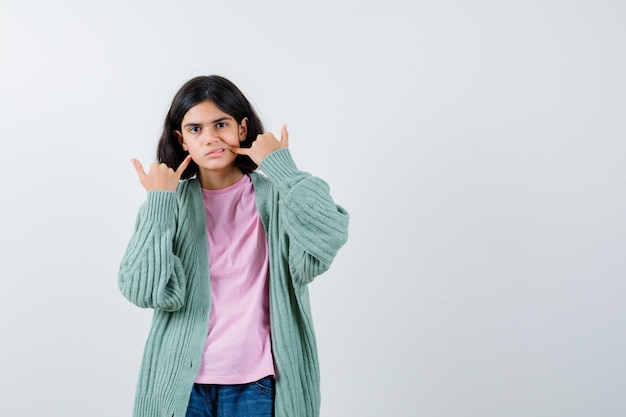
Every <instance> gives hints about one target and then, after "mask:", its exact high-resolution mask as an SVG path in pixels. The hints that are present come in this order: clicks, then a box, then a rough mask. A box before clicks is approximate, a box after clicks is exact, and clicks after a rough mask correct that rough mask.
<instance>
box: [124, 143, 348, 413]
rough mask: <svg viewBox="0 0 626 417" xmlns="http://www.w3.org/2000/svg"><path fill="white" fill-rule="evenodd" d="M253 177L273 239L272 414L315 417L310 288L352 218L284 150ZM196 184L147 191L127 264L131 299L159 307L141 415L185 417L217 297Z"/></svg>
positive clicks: (146, 359) (140, 394) (140, 387)
mask: <svg viewBox="0 0 626 417" xmlns="http://www.w3.org/2000/svg"><path fill="white" fill-rule="evenodd" d="M259 171H260V172H253V173H251V174H250V177H251V179H252V182H253V185H254V189H255V200H256V205H257V208H258V210H259V214H260V217H261V220H262V222H263V226H264V227H265V232H266V234H267V239H268V249H269V269H270V271H269V277H270V285H269V288H270V318H271V335H272V353H273V355H274V363H275V369H276V396H275V406H274V408H275V416H276V417H288V416H289V417H317V416H319V406H320V377H319V365H318V357H317V347H316V341H315V333H314V329H313V321H312V316H311V308H310V303H309V294H308V288H307V284H308V283H310V282H311V281H313V279H314V278H315V277H316V276H318V275H320V274H322V273H323V272H325V271H326V270H328V268H329V267H330V265H331V263H332V261H333V259H334V258H335V255H336V254H337V252H338V251H339V249H340V248H341V247H342V246H343V245H344V244H345V242H346V241H347V238H348V222H349V216H348V213H347V212H346V210H345V209H343V208H342V207H340V206H338V205H336V204H335V203H334V201H333V199H332V198H331V196H330V192H329V187H328V185H327V184H326V183H325V182H324V181H322V180H320V179H319V178H316V177H314V176H312V175H310V174H309V173H306V172H302V171H299V170H298V169H297V167H296V165H295V163H294V162H293V159H292V158H291V154H290V152H289V150H288V149H280V150H277V151H275V152H272V153H271V154H269V155H268V156H267V157H266V158H265V159H264V160H263V162H262V163H261V166H260V167H259ZM207 245H208V243H207V237H206V221H205V216H204V209H203V203H202V194H201V189H200V183H199V181H198V180H197V179H195V178H192V179H189V180H185V181H181V183H180V185H179V187H178V190H177V191H175V192H169V191H150V192H148V195H147V198H146V201H145V202H144V204H143V205H142V206H141V208H140V210H139V214H138V216H137V221H136V225H135V231H134V233H133V235H132V237H131V239H130V242H129V244H128V247H127V250H126V253H125V254H124V257H123V259H122V262H121V265H120V269H119V278H118V283H119V287H120V291H121V293H122V294H123V295H124V297H126V298H127V299H128V300H129V301H131V302H132V303H134V304H136V305H137V306H139V307H143V308H152V309H154V317H153V321H152V326H151V329H150V333H149V335H148V339H147V341H146V346H145V350H144V355H143V360H142V365H141V371H140V374H139V381H138V384H137V392H136V397H135V407H134V414H133V415H134V416H135V417H184V415H185V412H186V409H187V404H188V401H189V395H190V393H191V389H192V387H193V382H194V379H195V377H196V375H197V373H198V370H199V367H200V361H201V357H202V350H203V347H204V342H205V339H206V335H207V332H208V322H209V317H208V315H209V311H210V309H211V305H210V303H211V301H210V300H211V297H210V286H209V261H208V251H207Z"/></svg>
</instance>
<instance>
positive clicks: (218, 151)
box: [205, 148, 226, 156]
mask: <svg viewBox="0 0 626 417" xmlns="http://www.w3.org/2000/svg"><path fill="white" fill-rule="evenodd" d="M224 152H226V148H216V149H212V150H210V151H209V152H207V153H206V154H205V155H206V156H218V155H221V154H223V153H224Z"/></svg>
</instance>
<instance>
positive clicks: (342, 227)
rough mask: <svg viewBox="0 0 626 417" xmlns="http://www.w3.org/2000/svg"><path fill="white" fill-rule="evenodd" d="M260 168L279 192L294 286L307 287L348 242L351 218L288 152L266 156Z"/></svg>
mask: <svg viewBox="0 0 626 417" xmlns="http://www.w3.org/2000/svg"><path fill="white" fill-rule="evenodd" d="M259 168H260V170H261V171H262V172H263V173H264V174H265V175H266V176H267V177H268V179H269V180H270V181H271V182H272V183H273V184H274V185H275V186H276V187H278V189H279V190H280V201H279V210H280V220H281V223H282V227H283V230H284V232H285V234H286V235H287V238H288V241H289V245H288V247H289V253H288V259H289V272H290V274H291V276H292V278H293V280H294V284H296V285H305V284H308V283H310V282H311V281H313V279H314V278H315V277H316V276H318V275H320V274H322V273H323V272H326V271H327V270H328V268H329V267H330V265H331V263H332V262H333V260H334V258H335V256H336V254H337V252H338V251H339V249H340V248H341V247H342V246H343V245H344V244H345V243H346V241H347V240H348V223H349V214H348V212H347V211H346V210H345V209H344V208H343V207H341V206H339V205H337V204H335V202H334V200H333V198H332V197H331V195H330V187H329V186H328V184H327V183H326V182H324V181H323V180H321V179H320V178H317V177H314V176H312V175H311V174H309V173H307V172H303V171H299V170H298V169H297V167H296V165H295V163H294V161H293V159H292V157H291V153H290V151H289V150H288V149H287V148H283V149H279V150H277V151H274V152H272V153H270V154H269V155H267V156H266V157H265V159H264V160H263V161H262V162H261V166H260V167H259Z"/></svg>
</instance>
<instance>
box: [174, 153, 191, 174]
mask: <svg viewBox="0 0 626 417" xmlns="http://www.w3.org/2000/svg"><path fill="white" fill-rule="evenodd" d="M190 163H191V155H187V157H186V158H185V159H183V162H181V163H180V165H179V166H178V168H176V173H177V174H179V175H183V172H185V170H186V169H187V167H188V166H189V164H190Z"/></svg>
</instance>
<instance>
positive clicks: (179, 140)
mask: <svg viewBox="0 0 626 417" xmlns="http://www.w3.org/2000/svg"><path fill="white" fill-rule="evenodd" d="M174 134H175V135H176V139H178V143H179V144H180V146H182V147H183V150H184V151H185V152H187V145H185V143H184V142H183V134H182V133H180V131H178V130H175V131H174Z"/></svg>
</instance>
